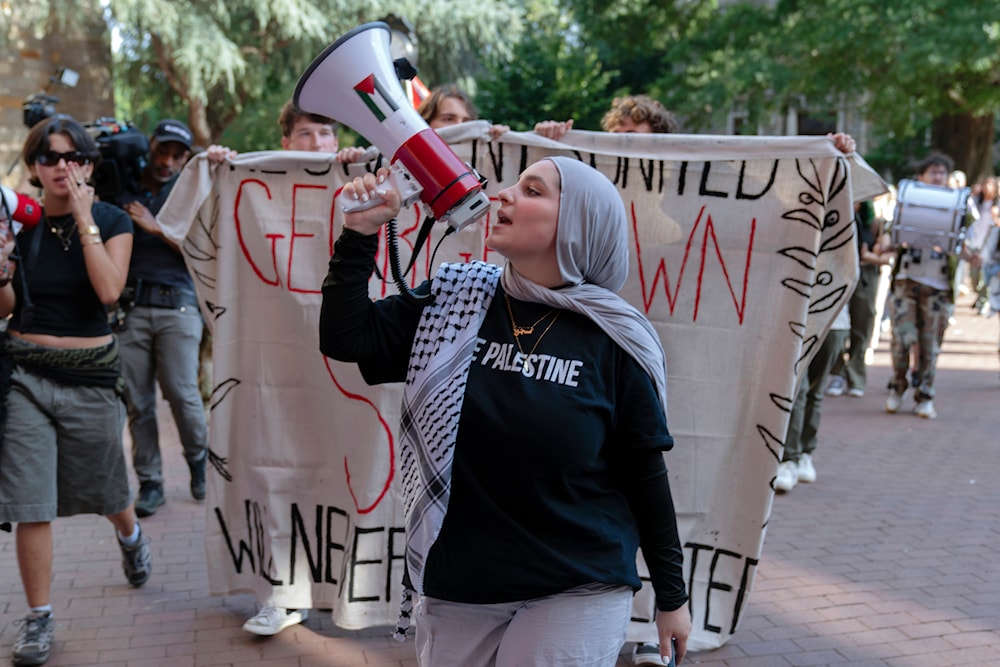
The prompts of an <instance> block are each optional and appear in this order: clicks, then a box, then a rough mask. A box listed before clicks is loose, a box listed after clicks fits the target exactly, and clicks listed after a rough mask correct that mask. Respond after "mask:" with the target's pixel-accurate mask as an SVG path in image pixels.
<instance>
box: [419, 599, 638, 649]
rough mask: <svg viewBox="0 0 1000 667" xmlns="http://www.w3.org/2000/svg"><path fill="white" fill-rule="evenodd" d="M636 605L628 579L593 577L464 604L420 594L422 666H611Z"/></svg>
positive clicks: (622, 642) (623, 640)
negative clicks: (553, 590) (544, 593)
mask: <svg viewBox="0 0 1000 667" xmlns="http://www.w3.org/2000/svg"><path fill="white" fill-rule="evenodd" d="M631 612H632V589H631V588H630V587H628V586H609V585H605V584H589V585H587V586H579V587H577V588H572V589H570V590H568V591H565V592H563V593H558V594H556V595H550V596H548V597H544V598H537V599H534V600H525V601H521V602H508V603H502V604H465V603H461V602H448V601H445V600H438V599H435V598H429V597H426V596H424V597H421V598H420V599H419V600H418V602H417V605H416V609H415V622H416V623H415V624H416V647H417V662H418V664H420V665H421V667H532V666H538V667H543V666H544V667H581V666H582V665H587V667H602V666H603V667H613V665H614V664H615V662H616V661H617V660H618V653H619V652H620V651H621V648H622V646H623V645H624V644H625V632H626V630H627V629H628V623H629V618H630V616H631Z"/></svg>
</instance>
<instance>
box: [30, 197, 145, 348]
mask: <svg viewBox="0 0 1000 667" xmlns="http://www.w3.org/2000/svg"><path fill="white" fill-rule="evenodd" d="M91 212H92V215H93V216H94V224H96V225H97V226H98V227H100V229H101V238H102V239H104V240H105V241H107V240H108V239H110V238H112V237H113V236H117V235H118V234H131V233H132V220H131V218H129V217H128V215H127V214H126V213H125V212H124V211H122V210H121V209H119V208H116V207H114V206H112V205H110V204H107V203H105V202H94V206H93V209H92V210H91ZM52 225H57V226H59V227H61V228H64V229H70V228H71V226H75V225H76V221H74V220H73V217H72V216H71V215H66V216H57V217H56V218H54V219H50V218H48V217H45V218H43V219H42V221H41V222H40V223H39V224H38V225H37V226H36V227H35V228H34V229H30V230H29V229H24V230H22V231H21V233H20V234H18V236H17V252H18V254H19V255H20V256H21V257H22V259H21V260H19V261H18V269H17V275H15V276H14V280H13V281H12V282H11V284H12V285H13V286H14V293H15V295H16V296H17V303H16V305H15V306H14V316H13V318H12V319H11V322H10V328H11V329H12V330H14V331H20V332H22V333H37V334H48V335H52V336H80V337H85V338H87V337H96V336H103V335H105V334H109V333H111V327H110V325H109V324H108V310H107V307H106V306H105V305H104V304H103V303H101V300H100V299H99V298H98V297H97V293H96V292H95V291H94V287H93V285H91V283H90V278H89V277H88V276H87V266H86V264H85V262H84V258H83V246H81V245H80V236H79V234H78V233H77V232H76V230H73V231H72V233H71V234H70V236H69V239H70V243H69V246H68V249H67V250H63V245H62V241H60V239H59V238H57V237H56V235H55V234H54V233H52V231H51V230H50V227H51V226H52ZM37 235H41V238H40V239H39V240H38V254H37V255H35V256H34V257H32V256H31V255H32V252H31V249H32V246H33V245H34V239H35V236H37ZM25 281H27V284H28V297H30V300H31V304H32V306H33V311H34V315H33V316H32V317H31V318H30V322H25V318H24V308H25V305H26V304H27V301H28V299H26V298H25V294H24V282H25Z"/></svg>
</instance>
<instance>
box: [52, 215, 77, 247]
mask: <svg viewBox="0 0 1000 667" xmlns="http://www.w3.org/2000/svg"><path fill="white" fill-rule="evenodd" d="M60 218H62V219H61V220H59V222H65V221H66V220H69V221H70V224H69V225H67V226H66V227H62V226H61V225H57V224H56V220H55V219H54V218H49V231H50V232H52V233H53V234H55V236H56V238H57V239H59V242H60V243H61V244H62V249H63V252H69V244H70V242H71V241H72V240H73V232H75V231H76V223H75V222H73V220H72V218H71V217H70V216H68V215H67V216H60Z"/></svg>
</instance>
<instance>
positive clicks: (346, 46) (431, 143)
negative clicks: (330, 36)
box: [292, 21, 490, 230]
mask: <svg viewBox="0 0 1000 667" xmlns="http://www.w3.org/2000/svg"><path fill="white" fill-rule="evenodd" d="M389 35H390V31H389V26H388V25H387V24H385V23H382V22H381V21H376V22H374V23H365V24H364V25H360V26H358V27H357V28H354V29H353V30H351V31H350V32H348V33H347V34H345V35H343V36H342V37H341V38H340V39H338V40H337V41H335V42H334V43H333V44H331V45H330V46H328V47H327V48H326V49H325V50H324V51H323V52H322V53H320V54H319V55H318V56H317V57H316V59H315V60H313V62H312V64H311V65H309V67H308V68H307V69H306V71H305V73H304V74H303V75H302V77H301V78H300V79H299V82H298V84H297V85H296V86H295V94H294V95H293V97H292V100H293V103H294V104H295V106H296V107H298V108H299V109H301V110H302V111H305V112H306V113H314V114H318V115H320V116H326V117H327V118H333V119H334V120H337V121H339V122H341V123H343V124H344V125H347V126H348V127H351V128H353V129H354V130H356V131H357V132H358V133H360V134H361V135H362V136H364V137H365V138H366V139H368V140H369V141H370V142H372V143H373V144H374V145H375V146H377V147H378V149H379V150H380V151H381V152H382V153H383V154H384V155H391V156H392V170H393V172H395V173H394V175H393V178H392V181H391V182H392V183H393V185H394V186H395V187H396V189H397V190H399V191H400V195H401V196H402V197H403V200H404V203H407V202H409V203H412V201H415V199H416V196H417V195H419V197H420V199H421V200H422V201H423V202H424V203H425V204H427V206H428V207H430V209H431V211H432V213H433V215H434V217H435V218H437V219H438V220H440V221H442V222H445V223H447V224H448V225H449V226H451V227H453V228H454V229H456V230H457V229H461V228H462V227H464V226H466V225H468V224H469V223H471V222H475V221H476V220H478V219H479V218H481V217H483V216H484V215H486V212H487V211H488V210H489V207H490V206H489V204H490V202H489V198H488V197H487V196H486V193H485V192H483V183H482V180H481V178H480V176H479V174H477V173H476V171H475V169H473V168H472V167H471V166H469V165H468V164H466V163H464V162H462V160H461V159H459V157H458V156H457V155H455V152H454V151H453V150H451V148H450V147H449V146H448V144H446V143H445V142H444V141H442V140H441V137H439V136H438V135H437V132H435V131H434V130H432V129H431V128H430V126H428V125H427V122H426V121H425V120H424V119H423V118H421V117H420V114H418V113H417V112H416V110H415V109H414V108H413V106H412V104H411V103H410V101H409V100H408V99H407V97H406V93H404V92H403V88H402V86H400V84H399V79H398V77H397V76H396V68H395V65H394V64H393V60H392V55H391V53H390V51H389ZM400 165H401V166H402V168H403V169H402V171H403V172H404V173H400V171H401V170H400ZM414 180H415V181H416V183H417V184H419V187H416V185H415V184H414V183H413V181H414ZM346 208H347V207H345V209H346Z"/></svg>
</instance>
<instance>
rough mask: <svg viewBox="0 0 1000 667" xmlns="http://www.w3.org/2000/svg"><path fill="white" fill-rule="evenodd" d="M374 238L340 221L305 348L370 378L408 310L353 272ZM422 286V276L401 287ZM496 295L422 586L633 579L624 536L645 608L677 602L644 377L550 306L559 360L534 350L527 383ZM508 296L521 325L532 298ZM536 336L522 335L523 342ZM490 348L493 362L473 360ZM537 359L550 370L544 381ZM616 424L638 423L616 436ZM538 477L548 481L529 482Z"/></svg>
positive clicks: (671, 529)
mask: <svg viewBox="0 0 1000 667" xmlns="http://www.w3.org/2000/svg"><path fill="white" fill-rule="evenodd" d="M377 248H378V237H377V236H363V235H361V234H357V233H355V232H352V231H351V230H345V231H344V233H343V234H342V235H341V237H340V238H339V239H338V240H337V243H336V247H335V250H334V255H333V257H332V258H331V259H330V272H329V273H328V274H327V277H326V280H325V281H324V283H323V306H322V308H321V310H320V349H321V350H322V352H323V353H324V354H326V355H328V356H330V357H332V358H334V359H338V360H340V361H347V362H354V363H357V364H358V368H359V370H360V371H361V374H362V376H363V377H364V378H365V381H367V382H368V383H369V384H379V383H384V382H401V381H403V380H405V378H406V370H407V365H408V362H409V356H410V348H411V347H412V345H413V340H414V336H415V333H416V330H417V327H418V325H419V320H420V316H421V311H422V306H421V305H418V304H415V303H413V302H410V301H408V300H406V299H403V298H401V297H399V296H393V297H388V298H385V299H381V300H379V301H377V302H375V303H373V302H372V300H371V299H370V297H369V295H368V278H369V276H371V274H372V271H373V269H374V266H375V252H376V250H377ZM428 288H429V285H428V283H426V282H425V283H424V284H422V285H421V286H420V287H418V288H417V290H416V291H417V292H418V293H420V294H426V293H427V292H428ZM503 303H504V301H503V289H502V288H498V290H497V293H496V294H495V295H494V297H493V302H492V303H491V305H490V308H489V310H488V312H487V315H486V319H485V321H484V323H483V325H482V327H481V328H480V331H479V338H481V339H482V341H483V343H482V344H481V345H480V347H479V349H478V350H477V352H476V359H477V361H476V362H474V363H473V366H472V367H471V370H470V375H469V382H468V387H467V390H466V394H465V401H464V403H463V408H462V414H461V419H460V423H459V432H458V434H457V442H456V446H455V454H454V456H455V458H454V463H453V479H452V496H451V499H450V502H449V506H448V513H447V515H446V517H445V520H444V524H443V526H442V535H441V537H440V538H439V540H440V542H439V543H435V545H434V546H433V547H432V549H431V552H430V554H429V559H428V561H429V562H428V566H427V568H426V570H425V573H424V575H425V578H424V591H425V592H427V593H428V594H430V595H434V594H437V595H439V596H441V597H445V598H448V599H468V600H475V601H477V602H481V603H482V602H491V601H499V600H512V599H524V598H521V597H518V596H526V597H530V596H532V595H533V593H532V592H531V591H535V592H536V593H537V594H540V595H544V594H547V593H551V592H556V591H559V590H566V589H567V588H571V587H574V586H577V585H580V584H585V583H592V582H595V581H596V582H602V583H616V582H619V583H623V584H628V585H632V586H635V585H637V584H638V579H637V577H636V575H635V545H636V540H637V538H636V534H637V533H638V536H639V538H640V539H641V544H642V551H643V556H644V558H645V560H646V565H647V566H648V568H649V573H650V578H651V580H652V584H653V589H654V590H655V592H656V606H657V608H658V609H661V610H663V611H671V610H674V609H677V608H678V607H680V606H681V605H683V604H684V602H685V601H686V600H687V593H686V591H685V585H684V577H683V551H682V549H681V544H680V537H679V535H678V533H677V523H676V518H675V515H674V507H673V499H672V498H671V495H670V484H669V481H668V479H667V470H666V467H665V465H664V460H663V455H662V453H661V452H660V449H663V448H666V447H668V446H669V445H670V443H671V439H670V436H669V434H668V432H667V428H666V423H665V420H663V411H662V407H661V406H660V404H659V401H658V400H657V398H656V392H655V391H654V389H653V384H652V380H650V379H649V377H648V376H647V375H646V374H645V373H644V372H643V371H642V370H641V369H640V368H639V366H638V365H637V364H636V363H635V362H634V361H633V360H632V359H631V357H629V356H628V355H627V354H626V353H625V352H624V351H623V350H621V349H620V348H619V347H618V346H617V345H616V344H615V343H614V342H613V341H611V339H610V338H608V337H607V336H606V335H605V334H604V333H603V332H601V331H599V330H598V328H597V326H596V325H595V324H593V323H592V322H590V321H589V320H588V319H586V318H583V317H582V316H580V315H577V314H575V313H572V312H570V311H562V312H561V313H560V315H559V320H558V321H557V323H556V324H554V325H553V327H552V329H550V331H549V332H548V333H547V334H546V337H545V338H544V339H543V340H542V342H541V344H539V346H538V349H537V350H536V354H550V355H553V356H555V357H558V358H559V359H561V360H563V361H562V362H561V363H562V364H563V365H561V366H557V365H556V364H554V363H550V360H549V359H545V360H543V362H544V363H543V364H542V365H541V366H537V367H539V368H541V372H542V375H541V378H540V379H539V377H538V376H537V375H536V374H534V373H531V372H529V373H528V375H529V376H531V377H527V378H526V377H522V376H521V375H519V374H518V373H516V372H515V370H514V368H513V367H511V366H510V364H511V363H513V361H512V360H513V351H514V349H515V347H516V346H514V337H513V333H512V331H511V329H510V326H509V319H505V318H507V317H508V316H507V315H506V314H505V311H504V310H502V309H503V308H504V306H503ZM513 304H514V306H513V307H514V308H515V309H516V311H515V313H516V315H515V316H516V318H517V320H518V324H520V325H526V324H528V323H531V322H534V321H535V320H536V319H538V317H540V316H541V315H542V314H543V313H544V312H545V311H546V310H547V307H546V306H544V305H541V304H530V303H522V302H520V301H514V302H513ZM522 312H523V313H524V321H523V322H522V321H521V313H522ZM563 318H565V320H564V319H563ZM581 320H582V321H581ZM544 326H545V323H544V322H543V324H542V325H540V328H539V329H537V331H538V332H539V333H540V332H541V329H543V328H544ZM569 330H572V331H571V332H570V331H569ZM536 340H537V338H534V337H532V340H531V341H528V340H525V341H523V342H522V345H523V346H524V351H525V352H526V353H529V354H530V349H531V347H533V346H534V342H535V341H536ZM494 344H495V345H496V346H499V347H494V348H493V350H495V351H496V352H497V354H493V352H492V351H491V348H490V346H491V345H494ZM505 345H506V347H504V346H505ZM500 352H503V354H504V357H503V358H504V359H505V360H506V361H505V362H504V363H502V364H500V365H497V366H496V367H494V366H493V364H492V363H491V364H490V365H489V366H484V365H483V363H482V362H483V360H490V361H491V362H492V360H493V359H496V358H498V357H499V353H500ZM566 360H570V361H569V363H568V364H566V363H565V361H566ZM573 360H577V361H581V362H583V363H582V365H574V364H573V363H572V361H573ZM532 365H533V366H535V364H532ZM550 368H551V369H552V371H553V372H555V371H556V370H557V369H558V370H559V371H560V373H563V374H564V375H563V376H559V377H562V378H563V379H561V380H559V381H557V382H552V381H551V378H552V377H553V376H552V375H546V373H547V369H550ZM547 378H548V379H547ZM574 385H575V386H574ZM576 401H579V403H578V404H577V403H576ZM591 412H592V413H593V414H591ZM480 420H483V421H482V422H480ZM482 424H487V426H485V427H483V426H482ZM625 424H628V426H629V428H630V429H631V430H632V433H633V435H634V434H640V435H634V437H630V434H629V433H628V432H624V431H623V428H624V425H625ZM591 429H593V432H591ZM514 432H516V433H517V437H518V441H517V442H512V440H513V438H512V436H511V434H512V433H514ZM526 473H530V474H526ZM543 483H544V485H545V486H546V487H547V488H545V489H542V488H539V487H541V486H542V485H543ZM622 500H625V501H626V502H625V504H623V502H622ZM629 509H630V511H631V516H630V517H626V516H624V515H623V512H627V511H628V510H629ZM559 522H565V525H554V524H557V523H559ZM494 528H496V530H494ZM470 553H475V554H476V556H475V557H467V554H470ZM546 577H551V579H547V578H546ZM432 591H433V592H432Z"/></svg>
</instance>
